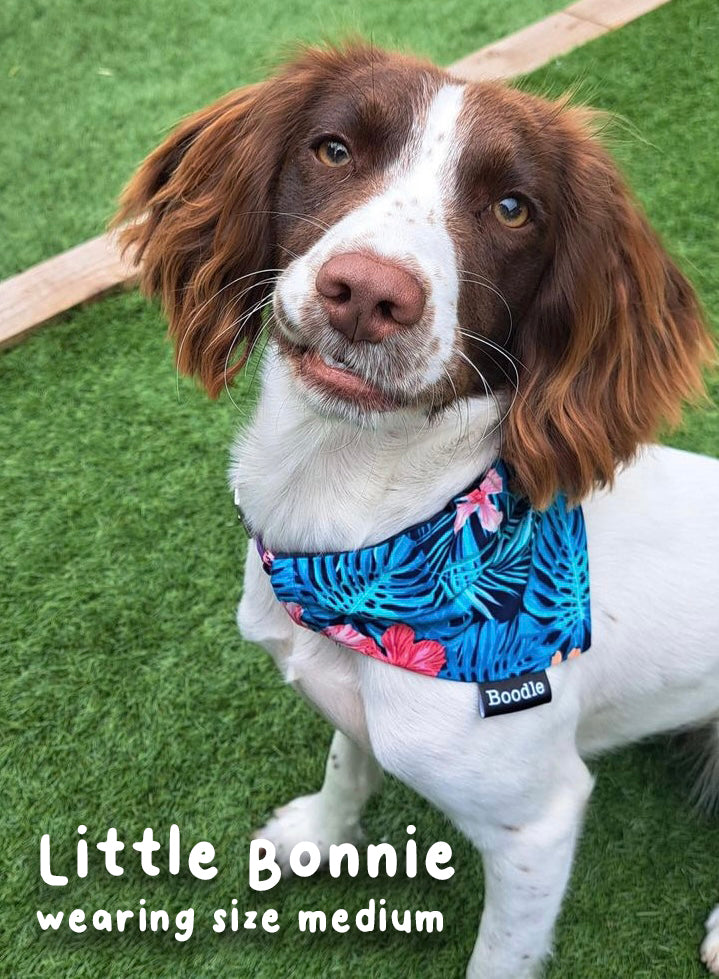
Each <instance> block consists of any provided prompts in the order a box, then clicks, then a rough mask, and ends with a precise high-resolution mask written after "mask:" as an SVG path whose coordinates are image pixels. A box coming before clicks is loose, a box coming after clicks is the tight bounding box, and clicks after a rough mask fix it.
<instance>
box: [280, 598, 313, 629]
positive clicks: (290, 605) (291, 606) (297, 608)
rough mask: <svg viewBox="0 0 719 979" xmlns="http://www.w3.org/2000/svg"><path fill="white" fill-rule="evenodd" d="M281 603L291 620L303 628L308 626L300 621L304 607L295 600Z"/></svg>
mask: <svg viewBox="0 0 719 979" xmlns="http://www.w3.org/2000/svg"><path fill="white" fill-rule="evenodd" d="M283 605H284V606H285V612H287V614H288V615H289V617H290V618H291V619H292V621H293V622H296V623H297V625H301V626H302V627H303V628H304V629H307V628H308V626H307V624H306V623H305V622H303V621H302V614H303V612H304V609H303V608H302V606H301V605H298V604H297V602H283Z"/></svg>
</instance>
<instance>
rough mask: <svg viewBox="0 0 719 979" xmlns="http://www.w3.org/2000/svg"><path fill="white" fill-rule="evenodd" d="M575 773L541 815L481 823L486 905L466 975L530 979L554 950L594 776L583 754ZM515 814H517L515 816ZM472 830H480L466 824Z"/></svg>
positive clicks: (575, 764) (479, 978) (479, 836)
mask: <svg viewBox="0 0 719 979" xmlns="http://www.w3.org/2000/svg"><path fill="white" fill-rule="evenodd" d="M567 764H568V767H569V768H572V767H573V768H575V769H576V778H575V779H574V780H573V781H572V782H570V783H566V782H565V783H564V785H562V786H561V788H558V789H557V791H555V792H552V793H550V794H548V796H547V798H546V800H545V803H544V806H543V811H542V812H541V815H540V816H539V817H538V818H534V819H532V820H531V821H528V822H522V821H518V822H514V821H513V822H509V821H506V822H498V823H497V824H495V825H494V826H492V827H487V826H482V827H481V828H478V829H477V832H476V837H477V838H476V839H475V842H477V843H478V845H479V848H480V850H481V852H482V857H483V862H484V877H485V891H484V912H483V914H482V920H481V923H480V928H479V935H478V937H477V942H476V944H475V947H474V952H473V954H472V958H471V959H470V962H469V966H468V968H467V976H468V979H506V977H508V976H511V977H512V979H530V977H534V976H537V975H539V974H540V972H541V967H542V963H543V961H544V959H545V958H546V957H547V956H548V955H549V952H550V950H551V940H552V932H553V928H554V922H555V919H556V917H557V914H558V912H559V908H560V904H561V902H562V897H563V895H564V891H565V888H566V886H567V881H568V879H569V873H570V870H571V866H572V859H573V855H574V848H575V844H576V841H577V836H578V833H579V829H580V826H581V821H582V814H583V811H584V806H585V803H586V801H587V799H588V797H589V793H590V791H591V787H592V779H591V777H590V775H589V773H588V772H587V770H586V768H585V767H584V765H583V763H582V762H581V760H580V759H579V758H578V757H575V758H570V759H567ZM513 818H514V817H512V819H513ZM464 828H465V831H469V835H470V836H472V835H475V834H473V833H472V832H471V828H470V827H468V826H465V827H464Z"/></svg>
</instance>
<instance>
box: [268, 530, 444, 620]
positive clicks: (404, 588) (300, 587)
mask: <svg viewBox="0 0 719 979" xmlns="http://www.w3.org/2000/svg"><path fill="white" fill-rule="evenodd" d="M272 586H273V588H274V590H275V593H276V594H277V596H278V598H280V600H282V599H283V596H285V595H287V597H288V599H289V600H291V601H294V602H296V603H297V604H299V605H301V606H302V607H303V608H304V609H305V616H304V618H305V621H312V622H313V624H314V625H315V626H319V627H320V628H324V627H325V626H327V625H330V624H331V623H332V622H334V621H336V620H337V619H339V618H343V619H352V618H353V617H355V616H357V617H360V618H365V617H366V618H371V619H380V620H383V619H384V620H395V619H397V618H399V619H401V618H402V614H403V612H404V610H405V609H406V608H409V609H416V608H417V607H418V606H420V607H421V606H422V604H423V602H424V601H428V600H429V599H428V596H429V595H431V592H432V589H433V581H432V575H431V570H430V568H429V567H428V565H427V562H426V561H425V560H424V557H423V555H422V553H421V551H419V550H417V549H416V548H415V546H414V544H413V542H412V540H410V538H408V537H402V536H400V537H397V538H394V539H393V540H390V541H388V542H387V543H385V544H379V545H377V547H368V548H362V549H360V550H358V551H345V552H341V553H339V554H318V555H312V556H307V557H296V558H294V559H292V560H283V557H282V556H281V555H280V556H278V557H277V558H276V559H275V562H274V564H273V566H272ZM318 595H320V596H321V605H320V604H319V603H318V600H317V596H318Z"/></svg>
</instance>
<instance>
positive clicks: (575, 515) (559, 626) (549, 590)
mask: <svg viewBox="0 0 719 979" xmlns="http://www.w3.org/2000/svg"><path fill="white" fill-rule="evenodd" d="M524 608H525V609H526V611H527V612H528V613H529V614H530V615H531V616H532V617H533V618H535V619H536V620H537V622H539V623H540V624H542V626H543V628H544V631H545V641H546V643H547V645H553V646H554V647H555V649H560V650H563V651H564V652H568V651H569V650H570V649H573V648H575V647H579V649H586V648H587V647H588V645H589V638H590V637H589V632H590V615H589V562H588V558H587V542H586V533H585V529H584V520H583V517H582V512H581V510H580V509H579V507H577V508H575V509H572V510H568V509H567V506H566V502H565V500H564V499H563V498H562V497H560V498H559V499H557V501H556V502H555V504H554V505H553V506H552V507H551V508H550V509H549V510H547V511H546V512H545V513H543V514H541V516H540V522H539V526H538V528H537V536H536V539H535V542H534V561H533V567H532V572H531V574H530V576H529V580H528V581H527V588H526V591H525V593H524Z"/></svg>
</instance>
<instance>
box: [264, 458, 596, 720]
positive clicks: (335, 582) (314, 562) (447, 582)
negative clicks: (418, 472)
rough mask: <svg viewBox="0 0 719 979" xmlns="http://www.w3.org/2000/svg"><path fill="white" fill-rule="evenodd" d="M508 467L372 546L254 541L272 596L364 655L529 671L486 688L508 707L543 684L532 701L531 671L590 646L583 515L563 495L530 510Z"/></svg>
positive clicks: (496, 672)
mask: <svg viewBox="0 0 719 979" xmlns="http://www.w3.org/2000/svg"><path fill="white" fill-rule="evenodd" d="M508 476H509V473H508V470H507V467H506V466H505V464H504V463H503V462H501V461H500V462H497V463H496V464H495V465H494V466H493V467H492V468H491V469H489V471H488V472H487V473H486V474H485V475H484V476H483V478H482V479H481V481H478V482H477V483H475V484H474V485H473V486H472V487H470V488H469V489H468V490H466V491H465V492H464V493H462V494H461V495H459V496H456V497H454V498H453V499H452V500H450V501H449V503H448V504H447V505H446V506H445V507H444V508H443V509H442V510H441V511H440V512H439V513H437V514H435V515H434V516H433V517H430V518H429V519H428V520H425V521H423V522H422V523H418V524H415V525H414V526H412V527H410V528H408V529H407V530H403V531H401V532H400V533H398V534H396V535H395V536H393V537H390V538H388V539H387V540H385V541H382V542H381V543H379V544H373V545H371V546H369V547H361V548H359V549H357V550H353V551H341V552H338V553H335V554H273V553H272V552H270V551H269V550H266V549H265V548H264V547H263V545H262V543H261V542H260V541H259V539H258V540H257V541H256V543H257V548H258V551H259V553H260V555H261V558H262V564H263V567H264V569H265V571H266V572H267V574H268V575H269V577H270V582H271V584H272V588H273V590H274V593H275V595H276V596H277V598H278V599H279V601H280V602H281V603H282V604H283V605H284V607H285V609H286V610H287V613H288V614H289V615H290V616H291V617H292V619H293V620H294V621H295V622H296V623H297V624H298V625H301V626H304V627H306V628H308V629H313V630H314V631H316V632H320V633H323V634H324V635H325V636H329V637H330V638H331V639H334V640H335V642H338V643H340V644H341V645H343V646H347V647H349V648H350V649H353V650H356V651H357V652H358V653H362V654H364V655H365V656H371V657H373V658H374V659H378V660H382V661H384V662H386V663H391V664H392V665H394V666H399V667H402V668H404V669H407V670H413V671H414V672H416V673H423V674H425V675H427V676H433V677H441V678H442V679H446V680H458V681H465V682H476V683H480V684H487V683H490V684H492V683H494V684H497V683H499V684H500V686H501V684H502V682H503V681H508V680H512V678H516V677H521V678H524V679H525V680H529V679H532V680H533V683H534V685H533V686H531V685H528V683H527V682H524V683H523V684H519V683H518V682H517V681H515V682H514V683H513V684H512V683H509V684H505V686H507V688H508V690H509V693H506V695H505V693H503V692H502V691H500V693H501V696H500V694H497V695H496V696H495V695H493V696H495V699H496V698H497V697H499V700H498V701H497V703H498V704H499V703H500V702H501V701H503V702H504V703H505V706H506V708H507V711H508V710H517V709H522V707H523V706H532V705H533V703H539V702H546V700H549V699H550V698H551V690H550V689H549V685H548V683H547V690H548V691H549V695H548V696H545V697H544V699H541V697H540V696H539V694H541V693H542V692H543V691H541V690H540V691H539V694H538V692H537V689H536V685H537V683H540V686H541V682H540V681H539V680H537V679H536V677H532V678H530V676H529V675H534V674H537V673H538V671H542V670H545V669H546V668H547V667H549V666H554V665H556V664H559V663H561V662H562V661H564V660H565V659H571V658H574V657H575V656H579V654H580V653H581V652H584V651H585V650H586V649H588V648H589V645H590V640H591V620H590V609H589V566H588V556H587V542H586V532H585V526H584V516H583V513H582V510H581V508H580V507H574V508H571V509H570V508H569V507H568V506H567V503H566V500H565V498H564V497H563V496H561V495H560V496H557V498H556V499H555V500H554V502H553V503H552V505H551V506H550V507H549V509H547V510H544V511H538V510H534V509H532V507H530V505H529V503H528V502H527V500H526V499H524V498H523V497H521V496H518V495H516V494H514V493H512V492H511V491H510V490H509V488H508ZM541 676H544V675H543V674H540V677H541ZM544 682H546V677H544ZM525 688H526V689H525ZM497 689H499V688H497ZM517 691H519V693H517ZM512 704H514V705H515V706H512ZM480 707H481V703H480ZM500 712H501V713H504V712H506V711H501V710H497V711H496V713H500Z"/></svg>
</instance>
